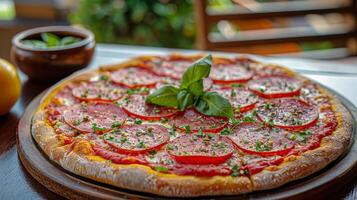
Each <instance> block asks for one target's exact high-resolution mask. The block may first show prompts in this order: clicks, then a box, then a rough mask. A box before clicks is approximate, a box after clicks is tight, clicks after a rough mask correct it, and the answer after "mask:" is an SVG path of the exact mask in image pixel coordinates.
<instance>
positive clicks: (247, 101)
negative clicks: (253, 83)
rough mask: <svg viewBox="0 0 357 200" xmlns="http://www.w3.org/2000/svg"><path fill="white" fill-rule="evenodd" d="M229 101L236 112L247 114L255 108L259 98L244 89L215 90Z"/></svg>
mask: <svg viewBox="0 0 357 200" xmlns="http://www.w3.org/2000/svg"><path fill="white" fill-rule="evenodd" d="M214 91H216V92H218V93H219V94H220V95H222V96H223V97H225V98H226V99H228V100H229V102H230V103H231V105H232V106H233V109H234V111H236V112H246V111H248V110H251V109H253V108H254V107H255V104H256V103H257V102H258V99H259V98H258V96H257V95H256V94H254V93H253V92H251V91H249V90H247V89H244V88H220V89H216V90H214Z"/></svg>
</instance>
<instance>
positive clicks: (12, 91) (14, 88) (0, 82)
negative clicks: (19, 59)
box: [0, 58, 21, 115]
mask: <svg viewBox="0 0 357 200" xmlns="http://www.w3.org/2000/svg"><path fill="white" fill-rule="evenodd" d="M20 93H21V82H20V78H19V75H18V74H17V70H16V68H15V67H14V66H13V65H12V64H10V63H9V62H7V61H6V60H3V59H1V58H0V115H3V114H6V113H8V112H9V111H10V110H11V108H12V106H13V105H14V104H15V103H16V101H17V99H18V98H19V96H20Z"/></svg>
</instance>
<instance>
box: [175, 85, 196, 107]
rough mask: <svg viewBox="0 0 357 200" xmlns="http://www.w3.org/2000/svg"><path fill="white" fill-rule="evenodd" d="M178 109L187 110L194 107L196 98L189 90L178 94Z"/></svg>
mask: <svg viewBox="0 0 357 200" xmlns="http://www.w3.org/2000/svg"><path fill="white" fill-rule="evenodd" d="M177 101H178V109H180V110H181V111H183V110H185V109H186V108H187V107H188V106H191V105H193V102H194V96H193V95H192V94H191V93H190V92H188V91H187V90H180V92H179V93H178V94H177Z"/></svg>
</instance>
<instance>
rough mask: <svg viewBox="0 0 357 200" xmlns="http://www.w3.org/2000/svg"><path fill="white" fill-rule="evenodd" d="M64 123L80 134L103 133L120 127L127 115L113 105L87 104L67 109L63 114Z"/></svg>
mask: <svg viewBox="0 0 357 200" xmlns="http://www.w3.org/2000/svg"><path fill="white" fill-rule="evenodd" d="M63 118H64V120H65V122H66V123H67V124H68V125H70V126H71V127H72V128H74V129H77V130H79V131H81V132H84V133H88V132H96V133H99V134H100V133H103V132H107V131H110V130H111V129H112V128H118V127H119V126H121V125H122V124H123V123H124V121H125V119H126V118H127V115H126V114H125V112H124V111H123V110H122V109H121V108H119V107H118V106H116V105H114V104H108V103H88V104H76V105H74V106H71V107H68V108H67V109H66V110H65V111H64V113H63Z"/></svg>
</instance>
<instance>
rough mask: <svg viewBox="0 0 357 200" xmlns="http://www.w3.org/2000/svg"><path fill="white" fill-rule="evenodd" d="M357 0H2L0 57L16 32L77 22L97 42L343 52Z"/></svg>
mask: <svg viewBox="0 0 357 200" xmlns="http://www.w3.org/2000/svg"><path fill="white" fill-rule="evenodd" d="M356 19H357V0H145V1H142V0H0V44H1V47H0V57H3V58H6V59H9V57H10V56H9V55H10V52H9V51H10V47H11V38H12V36H13V35H14V34H15V33H17V32H19V31H21V30H24V29H28V28H33V27H38V26H47V25H69V24H72V25H79V26H83V27H86V28H88V29H90V30H91V31H93V32H94V33H95V36H96V40H97V42H100V43H115V44H129V45H145V46H158V47H170V48H185V49H205V50H218V51H230V52H239V53H254V54H261V55H273V56H281V55H284V56H297V57H307V58H316V59H338V58H345V57H349V56H353V55H356V54H357V31H356V30H357V29H356V27H357V26H356Z"/></svg>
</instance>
